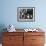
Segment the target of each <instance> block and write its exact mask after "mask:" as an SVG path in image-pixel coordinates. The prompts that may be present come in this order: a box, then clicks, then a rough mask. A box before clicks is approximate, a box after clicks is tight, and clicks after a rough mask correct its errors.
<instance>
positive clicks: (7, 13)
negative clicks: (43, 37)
mask: <svg viewBox="0 0 46 46" xmlns="http://www.w3.org/2000/svg"><path fill="white" fill-rule="evenodd" d="M0 4H1V5H0V7H1V9H0V10H1V14H0V25H2V26H3V27H4V26H7V25H9V24H13V25H14V26H15V27H16V28H22V29H23V28H29V27H30V28H37V27H40V28H46V21H45V20H46V5H45V4H46V0H20V1H18V0H0ZM17 7H35V22H18V21H17Z"/></svg>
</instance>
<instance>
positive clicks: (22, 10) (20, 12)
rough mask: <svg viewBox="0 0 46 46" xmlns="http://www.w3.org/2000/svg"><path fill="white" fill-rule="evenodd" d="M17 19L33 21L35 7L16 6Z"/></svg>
mask: <svg viewBox="0 0 46 46" xmlns="http://www.w3.org/2000/svg"><path fill="white" fill-rule="evenodd" d="M17 20H18V21H24V22H25V21H27V22H28V21H30V22H33V21H35V7H18V9H17Z"/></svg>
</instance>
